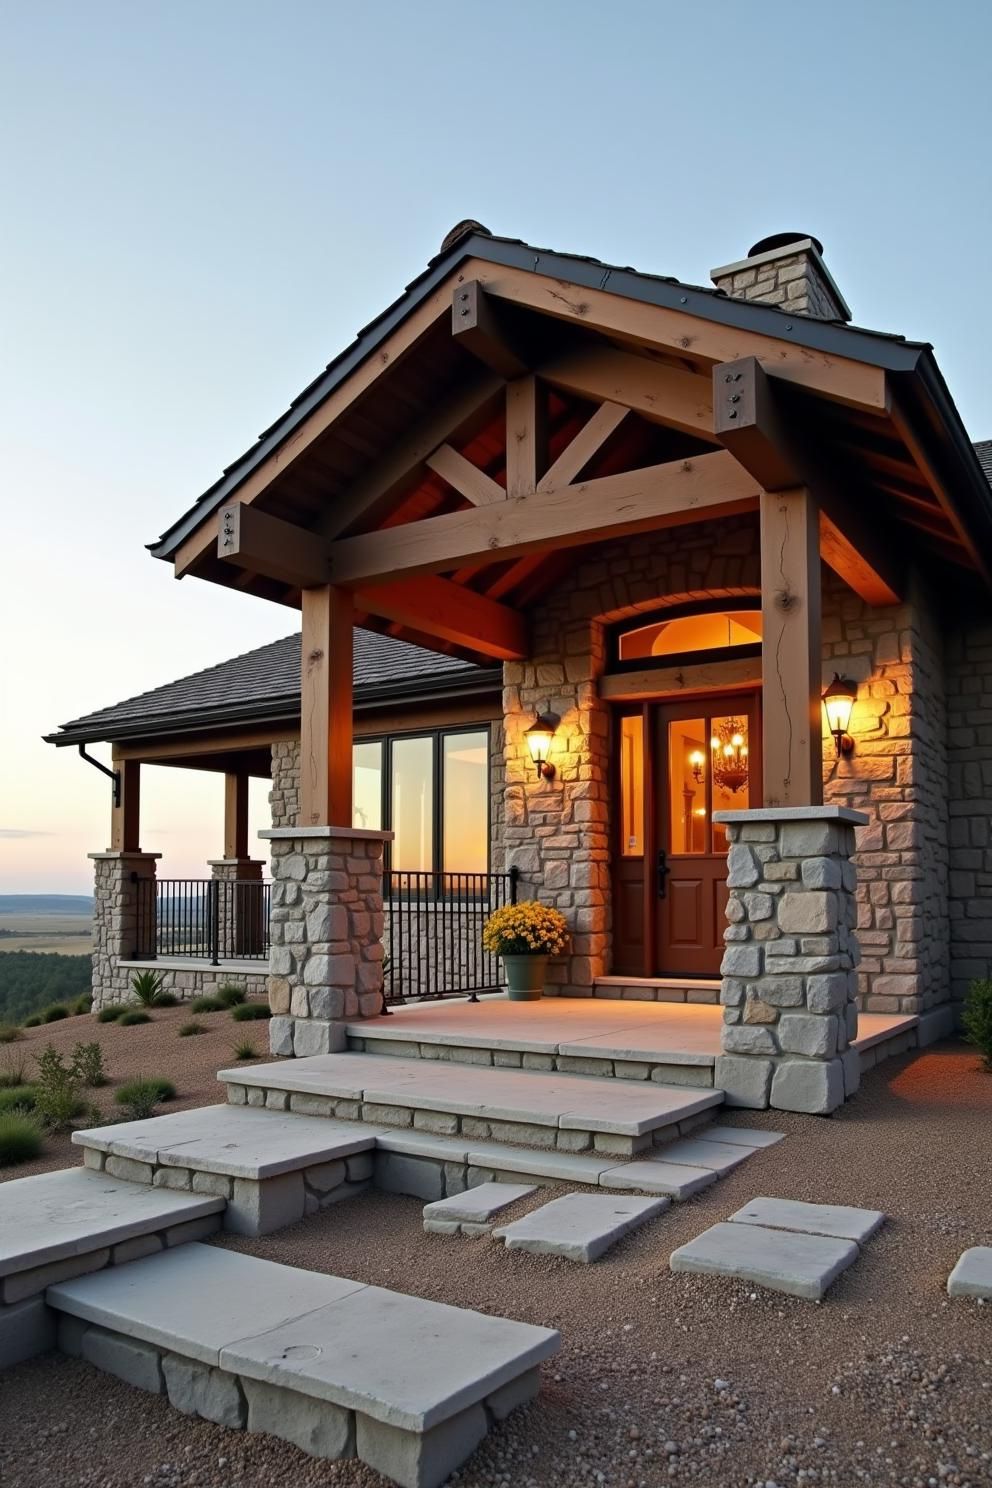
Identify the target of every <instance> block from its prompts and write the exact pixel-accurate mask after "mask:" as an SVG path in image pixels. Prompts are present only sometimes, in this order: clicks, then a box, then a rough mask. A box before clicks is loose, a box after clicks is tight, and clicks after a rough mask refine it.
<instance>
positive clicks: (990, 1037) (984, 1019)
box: [961, 977, 992, 1072]
mask: <svg viewBox="0 0 992 1488" xmlns="http://www.w3.org/2000/svg"><path fill="white" fill-rule="evenodd" d="M961 1022H962V1024H963V1025H964V1033H965V1038H966V1039H967V1040H968V1042H969V1044H974V1046H975V1048H976V1049H977V1050H978V1052H979V1053H980V1054H981V1056H982V1068H983V1069H986V1070H989V1071H990V1072H992V978H989V977H982V978H980V979H979V980H978V981H974V982H972V983H971V986H970V987H969V988H968V996H967V998H966V1000H965V1004H964V1009H963V1011H962V1013H961Z"/></svg>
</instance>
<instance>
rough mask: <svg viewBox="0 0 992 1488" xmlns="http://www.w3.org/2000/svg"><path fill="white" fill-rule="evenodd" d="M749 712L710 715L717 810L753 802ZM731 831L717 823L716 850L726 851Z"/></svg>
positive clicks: (714, 799) (710, 751)
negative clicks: (714, 716)
mask: <svg viewBox="0 0 992 1488" xmlns="http://www.w3.org/2000/svg"><path fill="white" fill-rule="evenodd" d="M749 751H750V746H749V743H748V732H747V714H746V713H740V714H728V715H727V716H726V717H724V718H711V719H710V748H709V754H710V768H711V770H712V775H713V810H714V811H741V810H746V808H747V807H748V806H750V804H751V784H750V768H749V763H750V761H749ZM726 850H727V834H726V832H725V831H724V829H723V827H722V826H721V825H720V823H719V822H714V823H713V851H714V852H726Z"/></svg>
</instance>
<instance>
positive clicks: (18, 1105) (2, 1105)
mask: <svg viewBox="0 0 992 1488" xmlns="http://www.w3.org/2000/svg"><path fill="white" fill-rule="evenodd" d="M37 1098H38V1092H37V1091H36V1090H35V1088H34V1086H33V1085H7V1086H5V1087H4V1089H3V1090H0V1116H2V1115H5V1114H6V1113H7V1112H8V1111H33V1110H34V1108H35V1104H36V1103H37Z"/></svg>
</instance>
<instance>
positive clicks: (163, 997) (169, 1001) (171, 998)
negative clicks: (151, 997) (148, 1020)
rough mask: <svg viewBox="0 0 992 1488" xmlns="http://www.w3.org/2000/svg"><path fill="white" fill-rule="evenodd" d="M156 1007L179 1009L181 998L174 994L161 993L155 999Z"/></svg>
mask: <svg viewBox="0 0 992 1488" xmlns="http://www.w3.org/2000/svg"><path fill="white" fill-rule="evenodd" d="M154 1005H155V1007H157V1008H159V1007H178V1006H179V998H178V997H177V996H176V994H175V993H174V992H160V993H159V994H158V996H157V997H156V999H155V1004H154Z"/></svg>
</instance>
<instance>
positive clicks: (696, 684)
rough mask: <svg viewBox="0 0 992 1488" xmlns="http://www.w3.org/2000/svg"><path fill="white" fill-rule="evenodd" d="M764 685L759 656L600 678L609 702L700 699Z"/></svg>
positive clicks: (632, 671) (613, 674)
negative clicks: (682, 698)
mask: <svg viewBox="0 0 992 1488" xmlns="http://www.w3.org/2000/svg"><path fill="white" fill-rule="evenodd" d="M760 686H761V658H760V656H738V657H731V658H730V659H729V660H727V661H703V662H698V663H696V664H695V665H694V666H665V667H658V666H653V667H644V668H643V670H638V671H634V670H631V671H629V672H611V673H609V675H607V676H605V677H601V678H600V679H599V695H600V697H601V698H605V699H607V700H608V701H610V702H639V701H641V700H642V699H644V700H649V699H651V698H673V697H685V698H691V697H701V696H704V695H709V694H710V693H713V692H754V691H755V689H756V688H758V687H760Z"/></svg>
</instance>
